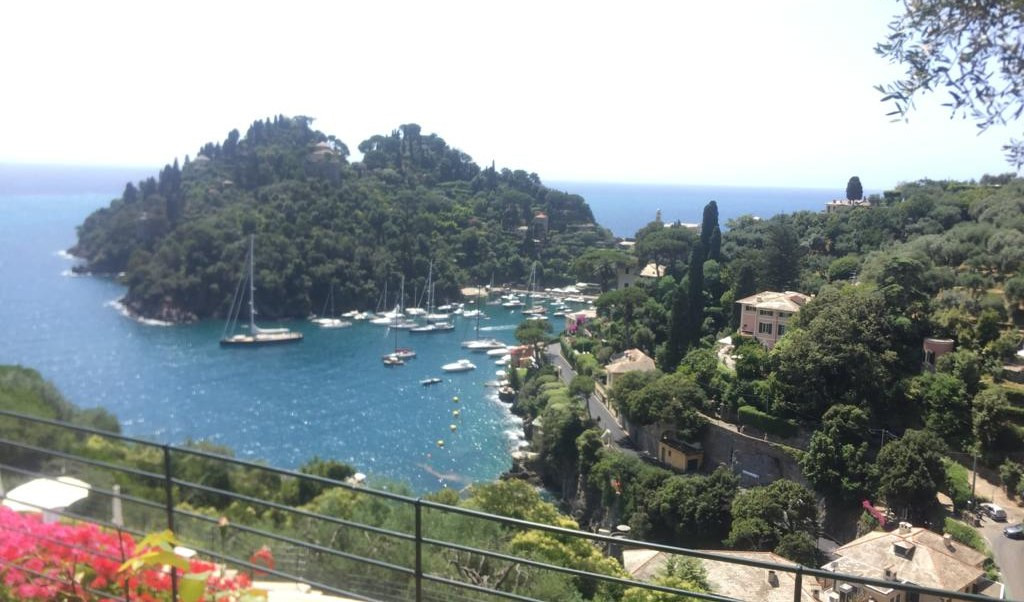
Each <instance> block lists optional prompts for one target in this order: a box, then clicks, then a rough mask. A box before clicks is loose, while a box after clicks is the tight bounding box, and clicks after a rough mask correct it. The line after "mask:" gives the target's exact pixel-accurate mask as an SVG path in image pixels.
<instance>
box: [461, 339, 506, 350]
mask: <svg viewBox="0 0 1024 602" xmlns="http://www.w3.org/2000/svg"><path fill="white" fill-rule="evenodd" d="M462 346H463V347H465V348H466V349H469V350H470V351H489V350H491V349H499V348H504V347H507V345H505V343H502V342H501V341H499V340H497V339H477V340H475V341H466V342H464V343H462Z"/></svg>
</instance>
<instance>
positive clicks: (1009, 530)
mask: <svg viewBox="0 0 1024 602" xmlns="http://www.w3.org/2000/svg"><path fill="white" fill-rule="evenodd" d="M1003 535H1005V536H1007V537H1009V538H1010V539H1024V525H1022V524H1020V523H1017V524H1016V525H1010V526H1009V527H1006V528H1005V529H1003Z"/></svg>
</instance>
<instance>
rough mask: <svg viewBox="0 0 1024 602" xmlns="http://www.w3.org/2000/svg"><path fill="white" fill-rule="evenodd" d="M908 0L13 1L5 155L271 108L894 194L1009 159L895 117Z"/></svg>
mask: <svg viewBox="0 0 1024 602" xmlns="http://www.w3.org/2000/svg"><path fill="white" fill-rule="evenodd" d="M901 6H902V5H901V4H900V3H899V2H897V1H895V0H859V1H857V2H849V1H848V0H807V1H796V0H792V1H786V0H772V1H770V2H764V1H750V2H746V1H720V2H664V1H661V2H653V1H645V0H633V1H630V2H628V3H627V2H622V1H618V2H604V1H600V0H597V1H589V2H576V1H564V2H553V1H550V0H548V1H533V0H524V1H516V2H508V1H504V0H495V1H487V2H479V1H465V2H462V1H459V2H453V1H444V0H432V1H430V2H422V1H418V2H392V1H373V2H327V1H324V2H311V1H302V0H289V1H288V2H279V3H264V2H258V1H250V2H229V1H218V2H210V1H204V2H194V1H191V0H184V1H177V2H173V3H171V2H163V3H151V2H108V1H104V0H93V1H90V2H79V1H74V2H71V1H63V0H52V1H40V2H8V3H5V4H4V6H3V7H2V8H0V56H2V57H3V60H2V62H0V73H2V78H0V81H2V82H3V91H2V92H0V107H2V109H3V110H2V111H0V163H22V164H25V163H28V164H35V163H48V164H69V165H116V166H154V167H158V166H161V165H163V164H165V163H169V162H171V161H173V160H174V159H175V158H178V159H183V158H184V157H185V155H191V156H192V157H194V156H195V155H196V153H197V151H198V149H199V148H200V147H201V146H202V145H203V144H204V143H206V142H209V141H222V140H223V139H224V138H225V137H226V135H227V132H229V131H230V130H231V129H233V128H238V129H239V130H240V131H241V132H243V133H244V132H245V130H246V128H247V127H248V125H249V124H250V123H251V122H252V121H254V120H256V119H262V118H265V117H270V116H273V115H277V114H284V115H307V116H311V117H314V118H315V119H316V121H315V122H314V124H313V125H314V127H316V128H317V129H319V130H321V131H323V132H324V133H326V134H333V135H335V136H337V137H338V138H339V139H341V140H342V141H344V142H345V143H346V144H347V145H348V146H349V148H350V149H351V150H352V151H353V153H354V154H357V153H356V152H355V151H356V147H358V145H359V142H360V141H362V140H365V139H367V138H369V137H370V136H372V135H374V134H387V133H389V132H390V131H391V130H393V129H395V128H397V127H398V126H399V125H400V124H403V123H418V124H419V125H420V126H422V128H423V131H424V133H436V134H438V135H439V136H441V137H442V138H444V139H445V141H446V142H447V143H448V144H449V145H450V146H453V147H455V148H458V149H460V150H462V151H464V152H466V153H468V154H469V155H470V156H472V157H473V159H474V160H475V161H476V162H477V163H478V164H480V165H488V164H490V163H491V162H492V161H494V162H495V163H496V165H497V166H498V167H499V168H502V167H508V168H511V169H524V170H526V171H530V172H536V173H537V174H539V175H540V177H541V178H542V179H543V180H546V181H598V182H621V183H660V184H705V185H733V186H780V187H808V188H834V187H836V186H840V187H842V186H845V183H846V181H847V180H848V179H849V177H850V176H852V175H857V176H859V177H860V179H861V181H862V182H863V183H864V186H865V188H869V189H872V190H874V189H882V188H886V187H889V186H892V185H895V184H896V183H898V182H901V181H910V180H917V179H920V178H926V177H927V178H934V179H943V178H956V179H971V178H978V177H980V176H981V175H982V174H984V173H1003V172H1007V171H1012V169H1011V168H1010V166H1009V165H1008V164H1007V163H1006V162H1005V160H1004V159H1003V156H1002V151H1001V147H1002V145H1003V144H1004V143H1006V142H1007V141H1008V139H1009V138H1010V137H1011V136H1013V135H1014V133H1015V132H1014V131H1013V130H1011V129H1007V128H1000V129H993V130H989V131H987V132H985V133H983V134H981V135H978V133H977V129H976V128H975V126H974V124H973V123H972V122H970V121H964V120H961V119H952V120H951V119H950V115H949V113H948V111H947V110H946V109H945V108H944V107H942V106H941V103H942V102H945V100H944V99H943V98H942V97H941V96H937V95H936V96H930V97H925V98H923V99H921V100H920V101H919V102H918V110H917V111H916V112H914V113H912V114H911V115H910V118H909V121H907V122H897V123H893V122H892V118H891V117H888V116H886V113H887V112H888V111H889V110H891V107H890V106H888V105H886V104H884V103H882V102H880V99H881V95H880V94H879V93H878V92H877V91H876V90H875V89H874V86H875V85H877V84H880V83H884V82H888V81H892V80H893V79H895V78H896V77H898V76H899V75H900V73H901V70H900V69H899V67H898V66H893V65H890V64H888V63H887V62H886V61H885V60H884V59H883V58H881V57H879V56H877V55H876V54H875V53H874V51H873V48H874V45H875V44H876V43H877V42H879V41H881V40H882V39H884V37H885V34H886V32H887V25H888V23H889V22H890V21H891V20H892V17H893V16H894V15H896V14H897V13H898V12H899V11H900V8H901Z"/></svg>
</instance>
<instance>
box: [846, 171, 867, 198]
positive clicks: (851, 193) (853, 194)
mask: <svg viewBox="0 0 1024 602" xmlns="http://www.w3.org/2000/svg"><path fill="white" fill-rule="evenodd" d="M863 198H864V187H863V186H861V184H860V178H858V177H857V176H853V177H852V178H850V181H849V182H847V183H846V200H848V201H859V200H861V199H863Z"/></svg>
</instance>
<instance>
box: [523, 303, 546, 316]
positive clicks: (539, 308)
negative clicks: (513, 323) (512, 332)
mask: <svg viewBox="0 0 1024 602" xmlns="http://www.w3.org/2000/svg"><path fill="white" fill-rule="evenodd" d="M547 311H548V309H547V308H546V307H544V306H543V305H534V306H533V307H531V308H529V309H524V310H523V312H522V313H523V315H524V316H536V315H540V314H544V313H547Z"/></svg>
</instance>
